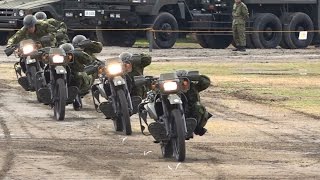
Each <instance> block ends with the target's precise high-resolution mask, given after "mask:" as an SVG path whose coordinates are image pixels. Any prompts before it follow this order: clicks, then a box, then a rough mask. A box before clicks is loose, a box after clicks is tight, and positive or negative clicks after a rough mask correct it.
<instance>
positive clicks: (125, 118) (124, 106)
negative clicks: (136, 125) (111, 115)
mask: <svg viewBox="0 0 320 180" xmlns="http://www.w3.org/2000/svg"><path fill="white" fill-rule="evenodd" d="M117 96H118V97H119V104H120V110H121V113H120V114H121V119H122V126H123V128H124V132H125V133H126V135H130V134H132V129H131V122H130V115H129V108H128V101H127V98H126V96H125V94H124V91H123V90H122V89H119V90H118V91H117Z"/></svg>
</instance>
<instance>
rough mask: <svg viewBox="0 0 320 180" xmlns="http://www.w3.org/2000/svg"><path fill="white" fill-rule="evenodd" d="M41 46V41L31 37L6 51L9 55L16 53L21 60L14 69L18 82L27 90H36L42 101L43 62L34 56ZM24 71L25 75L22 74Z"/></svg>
mask: <svg viewBox="0 0 320 180" xmlns="http://www.w3.org/2000/svg"><path fill="white" fill-rule="evenodd" d="M38 48H41V43H40V42H35V41H33V40H31V39H27V40H22V41H21V42H20V43H19V44H16V45H13V46H11V47H7V48H6V49H5V53H6V55H7V56H10V55H11V54H13V53H15V55H16V57H18V58H19V59H20V60H19V62H16V63H15V64H14V69H15V72H16V76H17V79H18V83H19V84H20V85H21V86H22V87H23V88H24V89H25V90H26V91H35V92H36V94H37V100H38V101H39V102H40V99H39V95H38V93H37V92H38V90H39V89H40V88H41V87H42V86H43V83H44V82H43V78H42V73H43V66H44V65H43V64H42V63H41V62H40V61H39V59H37V58H34V57H33V54H34V53H36V52H37V49H38ZM22 72H23V73H24V74H25V76H23V75H22Z"/></svg>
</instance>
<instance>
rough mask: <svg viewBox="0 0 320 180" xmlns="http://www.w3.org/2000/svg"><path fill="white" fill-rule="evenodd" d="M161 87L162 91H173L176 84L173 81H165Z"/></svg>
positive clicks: (176, 87)
mask: <svg viewBox="0 0 320 180" xmlns="http://www.w3.org/2000/svg"><path fill="white" fill-rule="evenodd" d="M163 89H164V91H174V90H177V89H178V84H177V82H174V81H170V82H165V83H163Z"/></svg>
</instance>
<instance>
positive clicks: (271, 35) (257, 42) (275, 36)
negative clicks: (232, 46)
mask: <svg viewBox="0 0 320 180" xmlns="http://www.w3.org/2000/svg"><path fill="white" fill-rule="evenodd" d="M253 31H260V32H253V33H252V40H253V44H254V46H255V47H256V48H261V49H262V48H276V47H277V46H278V45H279V43H280V41H281V38H282V33H281V32H280V31H282V25H281V21H280V19H279V18H278V17H277V16H276V15H274V14H271V13H261V14H259V15H258V16H257V18H256V19H255V20H254V23H253ZM261 31H263V32H261ZM267 31H269V32H267ZM272 31H277V32H272Z"/></svg>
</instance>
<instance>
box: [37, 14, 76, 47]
mask: <svg viewBox="0 0 320 180" xmlns="http://www.w3.org/2000/svg"><path fill="white" fill-rule="evenodd" d="M40 21H44V22H46V23H48V24H50V25H52V26H54V27H55V28H56V30H57V45H58V46H59V45H61V44H64V43H67V42H69V41H70V39H69V37H68V35H67V25H66V24H65V23H64V22H61V21H58V20H56V19H53V18H50V19H45V20H40Z"/></svg>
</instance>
